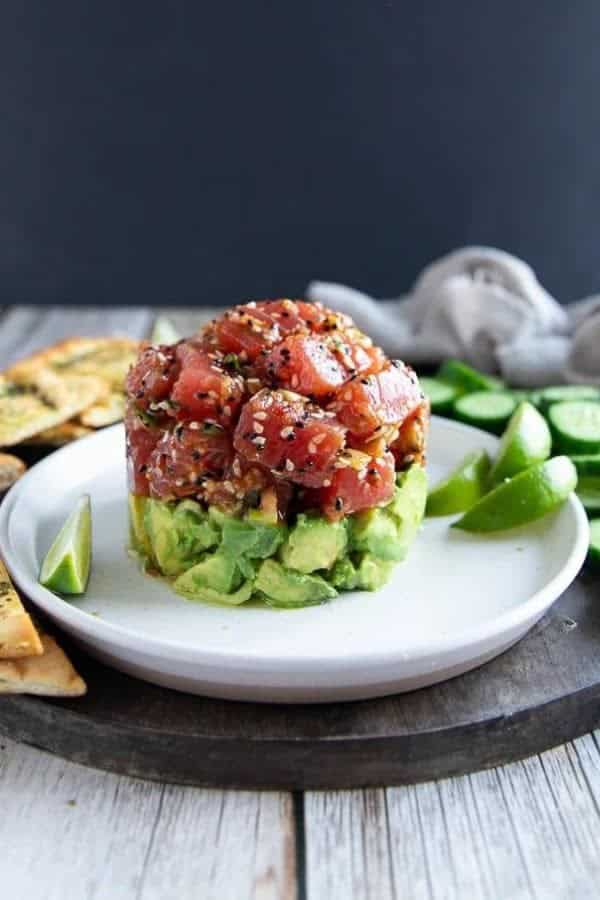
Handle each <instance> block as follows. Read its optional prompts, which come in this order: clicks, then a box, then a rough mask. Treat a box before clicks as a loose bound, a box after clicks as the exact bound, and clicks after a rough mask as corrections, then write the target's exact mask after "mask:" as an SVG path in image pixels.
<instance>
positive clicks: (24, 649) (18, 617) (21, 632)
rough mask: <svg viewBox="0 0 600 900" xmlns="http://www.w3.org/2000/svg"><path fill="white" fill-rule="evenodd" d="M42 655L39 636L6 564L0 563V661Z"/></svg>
mask: <svg viewBox="0 0 600 900" xmlns="http://www.w3.org/2000/svg"><path fill="white" fill-rule="evenodd" d="M40 653H43V649H42V643H41V641H40V638H39V635H38V633H37V631H36V629H35V626H34V624H33V622H32V621H31V617H30V616H29V614H28V612H27V611H26V610H25V609H24V607H23V604H22V603H21V598H20V597H19V595H18V594H17V592H16V590H15V588H14V586H13V584H12V582H11V580H10V577H9V575H8V572H7V571H6V568H5V566H4V563H2V562H0V660H3V659H19V658H21V657H26V656H39V655H40ZM0 665H1V663H0Z"/></svg>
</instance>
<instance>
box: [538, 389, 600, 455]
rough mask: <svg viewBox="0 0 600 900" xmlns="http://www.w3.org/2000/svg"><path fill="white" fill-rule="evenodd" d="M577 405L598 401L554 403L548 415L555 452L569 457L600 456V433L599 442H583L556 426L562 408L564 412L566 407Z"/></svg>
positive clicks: (599, 435)
mask: <svg viewBox="0 0 600 900" xmlns="http://www.w3.org/2000/svg"><path fill="white" fill-rule="evenodd" d="M575 403H594V404H595V403H596V401H595V400H583V401H581V400H563V401H562V402H560V403H553V404H552V405H551V406H550V408H549V410H548V412H547V414H546V418H547V420H548V424H549V426H550V431H551V432H552V438H553V452H554V453H555V454H557V453H564V454H566V455H567V456H569V457H571V456H595V455H598V454H600V432H599V433H598V438H597V440H582V439H581V438H577V437H573V435H571V434H569V433H568V432H566V431H565V430H564V427H562V426H558V425H557V424H556V417H557V415H558V414H560V411H561V407H562V409H563V411H564V407H566V406H571V405H572V404H575ZM598 407H599V408H600V403H598Z"/></svg>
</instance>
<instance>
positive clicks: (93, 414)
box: [79, 391, 125, 428]
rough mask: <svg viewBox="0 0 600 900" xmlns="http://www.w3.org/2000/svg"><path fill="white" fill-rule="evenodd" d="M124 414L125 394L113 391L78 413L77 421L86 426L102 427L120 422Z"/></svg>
mask: <svg viewBox="0 0 600 900" xmlns="http://www.w3.org/2000/svg"><path fill="white" fill-rule="evenodd" d="M124 415H125V394H124V393H122V392H117V391H113V392H112V393H110V394H109V395H108V397H107V398H106V400H100V401H99V402H98V403H95V404H94V405H93V406H90V407H89V408H88V409H84V411H83V412H82V413H80V415H79V421H80V422H81V424H82V425H84V426H85V427H86V428H104V426H105V425H114V424H115V422H120V421H121V419H122V418H123V416H124Z"/></svg>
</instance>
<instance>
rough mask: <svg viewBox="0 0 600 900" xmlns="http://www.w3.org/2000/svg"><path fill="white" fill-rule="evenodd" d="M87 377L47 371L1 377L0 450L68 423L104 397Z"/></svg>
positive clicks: (102, 387) (95, 382) (102, 386)
mask: <svg viewBox="0 0 600 900" xmlns="http://www.w3.org/2000/svg"><path fill="white" fill-rule="evenodd" d="M106 392H107V391H106V385H105V383H104V382H103V381H102V380H101V379H99V378H94V377H92V376H90V375H70V374H69V375H67V374H65V375H61V376H59V375H56V374H55V373H54V372H52V371H50V370H48V369H41V370H38V371H37V372H31V373H25V372H17V373H16V374H15V375H14V376H12V377H11V378H8V377H7V376H6V374H5V375H0V447H11V446H13V445H14V444H18V443H20V442H21V441H24V440H26V439H27V438H30V437H33V435H35V434H39V432H40V431H45V430H46V429H48V428H53V427H54V426H55V425H60V424H61V423H63V422H68V420H69V419H72V418H73V417H74V416H76V415H78V414H79V413H81V412H83V410H84V409H87V408H88V407H89V406H91V405H92V404H93V403H95V402H96V401H97V400H99V399H100V398H101V397H103V396H105V395H106Z"/></svg>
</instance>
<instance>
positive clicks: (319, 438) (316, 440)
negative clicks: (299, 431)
mask: <svg viewBox="0 0 600 900" xmlns="http://www.w3.org/2000/svg"><path fill="white" fill-rule="evenodd" d="M326 436H327V435H325V434H317V435H315V437H314V438H313V439H312V442H313V444H317V445H318V444H322V443H323V441H324V440H325V438H326Z"/></svg>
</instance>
